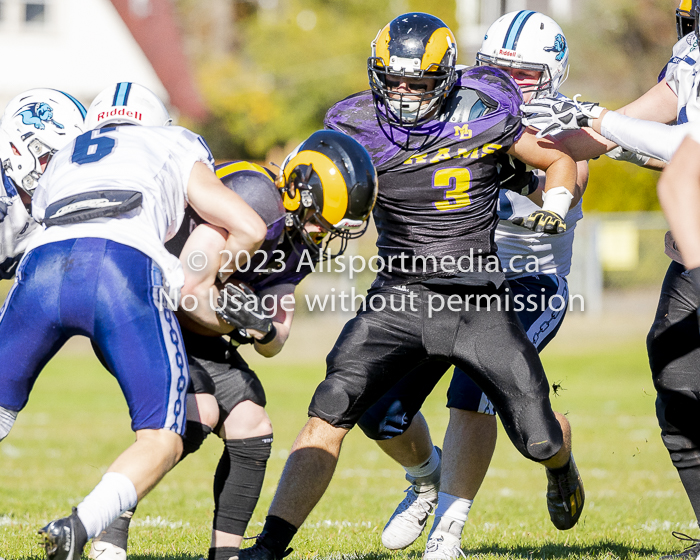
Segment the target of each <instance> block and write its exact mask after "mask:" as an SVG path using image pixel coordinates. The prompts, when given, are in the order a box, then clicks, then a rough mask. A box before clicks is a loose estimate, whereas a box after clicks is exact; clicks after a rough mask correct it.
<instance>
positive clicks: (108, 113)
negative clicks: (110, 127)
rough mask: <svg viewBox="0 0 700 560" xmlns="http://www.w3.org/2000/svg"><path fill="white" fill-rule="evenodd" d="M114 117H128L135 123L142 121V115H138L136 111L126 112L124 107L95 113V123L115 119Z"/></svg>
mask: <svg viewBox="0 0 700 560" xmlns="http://www.w3.org/2000/svg"><path fill="white" fill-rule="evenodd" d="M115 116H120V117H130V118H133V119H136V120H137V121H140V120H143V115H142V114H141V113H138V112H136V111H127V110H126V107H122V108H121V109H117V108H116V107H115V108H114V109H112V110H111V111H106V112H103V113H97V122H100V121H101V120H104V119H106V118H107V117H115Z"/></svg>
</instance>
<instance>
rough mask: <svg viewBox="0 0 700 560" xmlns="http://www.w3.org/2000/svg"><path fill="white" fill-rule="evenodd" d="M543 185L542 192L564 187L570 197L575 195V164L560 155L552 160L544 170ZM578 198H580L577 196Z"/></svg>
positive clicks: (568, 158)
mask: <svg viewBox="0 0 700 560" xmlns="http://www.w3.org/2000/svg"><path fill="white" fill-rule="evenodd" d="M544 173H545V183H544V192H545V193H546V192H548V191H549V190H550V189H553V188H556V187H564V188H566V190H567V191H569V192H570V193H571V196H573V197H576V195H577V186H576V179H577V176H578V175H577V170H576V162H575V161H574V160H573V159H571V158H570V157H568V156H566V155H564V154H561V155H560V157H558V158H557V159H556V160H554V161H553V162H552V163H551V165H549V167H547V168H546V169H544ZM579 198H580V196H579Z"/></svg>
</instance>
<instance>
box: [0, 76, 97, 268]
mask: <svg viewBox="0 0 700 560" xmlns="http://www.w3.org/2000/svg"><path fill="white" fill-rule="evenodd" d="M84 119H85V107H83V105H82V104H81V103H80V101H78V100H77V99H75V98H74V97H72V96H71V95H68V94H67V93H64V92H62V91H58V90H55V89H47V88H39V89H30V90H28V91H25V92H23V93H21V94H19V95H18V96H17V97H15V98H14V99H12V100H11V101H10V102H9V103H8V104H7V107H5V112H4V114H3V116H2V121H0V161H1V162H2V167H1V168H0V178H1V181H0V279H3V280H9V279H10V278H12V277H13V276H14V275H15V270H16V268H17V263H19V260H20V258H21V257H22V254H23V253H24V251H25V249H26V248H27V245H28V244H29V243H30V241H31V239H32V237H33V236H34V235H35V234H36V233H38V231H39V230H40V229H41V228H40V227H39V224H38V223H37V222H36V221H34V220H33V219H32V217H31V216H30V215H29V208H30V203H31V197H32V194H33V193H34V189H35V188H36V186H37V182H38V180H39V178H40V177H41V175H42V173H43V172H44V169H46V166H47V165H48V163H49V161H50V160H51V158H52V157H53V154H55V153H56V152H57V151H58V150H59V149H60V148H62V147H63V146H65V145H66V144H68V142H70V141H72V140H74V139H75V137H76V136H78V135H79V134H81V133H82V132H83V127H84V126H85V125H84Z"/></svg>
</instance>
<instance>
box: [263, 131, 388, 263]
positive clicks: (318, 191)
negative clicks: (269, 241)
mask: <svg viewBox="0 0 700 560" xmlns="http://www.w3.org/2000/svg"><path fill="white" fill-rule="evenodd" d="M277 186H278V188H279V189H280V191H281V192H282V202H283V204H284V207H285V209H286V210H287V215H286V225H287V227H288V228H290V229H291V230H292V231H294V232H296V233H297V234H299V235H300V236H301V238H302V239H303V241H304V243H305V244H306V246H307V247H308V248H309V249H310V250H311V251H313V252H314V254H317V253H318V252H319V251H320V250H321V243H322V242H316V241H314V240H313V239H312V238H311V236H310V234H309V232H307V231H306V228H305V226H306V224H307V223H315V224H317V225H318V226H320V227H321V229H322V230H323V232H325V233H328V234H329V235H328V237H327V241H326V246H328V244H329V243H330V242H331V241H332V240H334V239H340V240H341V245H340V249H339V250H338V252H337V253H336V254H335V255H332V256H333V257H335V256H338V255H340V254H342V253H343V252H344V251H345V249H346V248H347V243H348V241H349V240H350V239H355V238H357V237H360V236H361V235H362V234H363V233H364V232H365V230H366V229H367V224H368V219H369V215H370V213H371V212H372V208H373V207H374V202H375V200H376V199H377V172H376V170H375V169H374V165H373V164H372V159H371V158H370V156H369V154H368V153H367V150H365V149H364V148H363V147H362V146H361V145H360V144H359V143H358V142H357V141H356V140H354V139H353V138H351V137H350V136H347V135H346V134H342V133H340V132H336V131H333V130H319V131H318V132H314V133H313V134H312V135H311V136H310V137H309V138H308V139H307V140H305V141H304V142H303V143H302V144H301V145H300V146H299V147H298V148H297V149H296V150H295V151H294V152H292V153H291V154H290V155H289V156H287V159H286V160H285V161H284V163H283V164H282V168H281V169H280V172H279V176H278V178H277Z"/></svg>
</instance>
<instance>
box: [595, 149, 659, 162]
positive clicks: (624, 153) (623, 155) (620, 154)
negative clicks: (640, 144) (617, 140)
mask: <svg viewBox="0 0 700 560" xmlns="http://www.w3.org/2000/svg"><path fill="white" fill-rule="evenodd" d="M605 155H606V156H608V157H609V158H610V159H614V160H616V161H627V162H629V163H634V164H635V165H639V166H644V165H646V164H647V163H649V159H650V158H649V156H645V155H643V154H638V153H637V152H632V151H630V150H625V149H624V148H623V147H622V146H618V147H617V148H613V149H612V150H610V151H609V152H607V153H606V154H605Z"/></svg>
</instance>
